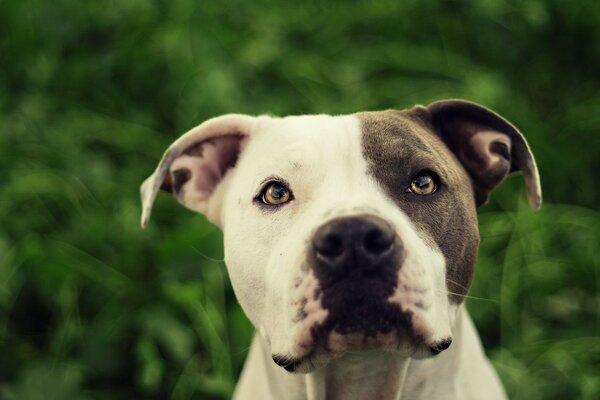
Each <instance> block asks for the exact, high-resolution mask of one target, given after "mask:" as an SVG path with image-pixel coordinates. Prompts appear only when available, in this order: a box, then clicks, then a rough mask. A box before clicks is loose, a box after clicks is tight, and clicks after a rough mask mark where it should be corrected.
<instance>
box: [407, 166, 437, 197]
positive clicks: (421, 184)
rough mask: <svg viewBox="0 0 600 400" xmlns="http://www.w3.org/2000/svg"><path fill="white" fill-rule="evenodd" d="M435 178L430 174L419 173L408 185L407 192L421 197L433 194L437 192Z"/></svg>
mask: <svg viewBox="0 0 600 400" xmlns="http://www.w3.org/2000/svg"><path fill="white" fill-rule="evenodd" d="M436 178H437V177H436V176H435V175H434V174H433V173H432V172H428V171H421V172H419V175H417V176H416V177H415V179H413V181H412V182H411V183H410V187H409V188H408V191H410V192H412V193H414V194H418V195H421V196H427V195H430V194H433V193H435V191H436V190H437V183H436V180H437V179H436Z"/></svg>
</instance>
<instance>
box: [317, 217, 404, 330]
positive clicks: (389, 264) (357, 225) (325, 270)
mask: <svg viewBox="0 0 600 400" xmlns="http://www.w3.org/2000/svg"><path fill="white" fill-rule="evenodd" d="M403 259H404V248H403V245H402V242H401V241H400V238H399V237H398V235H396V232H395V230H394V229H393V227H392V226H391V225H390V224H389V223H388V222H387V221H385V220H383V219H382V218H379V217H377V216H374V215H359V216H351V217H342V218H337V219H334V220H331V221H329V222H327V223H325V224H324V225H323V226H321V227H320V228H318V229H317V231H316V232H315V234H314V236H313V239H312V262H311V265H312V268H313V269H314V274H315V276H316V277H317V279H318V281H319V285H320V288H321V291H322V297H321V299H322V300H321V301H322V305H323V308H325V309H327V310H328V311H329V317H328V319H327V321H326V322H325V323H324V324H323V326H322V329H321V331H322V332H323V333H326V332H329V331H333V330H335V331H336V332H338V333H341V334H346V333H353V332H363V333H366V334H373V335H374V334H376V333H377V332H384V333H385V332H389V331H391V330H392V329H394V328H396V327H397V325H398V324H402V323H405V317H404V316H402V315H401V313H400V310H399V309H397V306H395V305H391V304H389V303H388V302H387V299H388V298H389V297H390V296H391V295H392V294H393V293H394V290H395V288H396V282H397V273H398V270H399V269H400V268H401V265H402V261H403Z"/></svg>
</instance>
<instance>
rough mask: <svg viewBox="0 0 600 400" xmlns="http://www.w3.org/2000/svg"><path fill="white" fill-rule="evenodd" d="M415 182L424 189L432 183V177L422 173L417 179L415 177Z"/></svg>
mask: <svg viewBox="0 0 600 400" xmlns="http://www.w3.org/2000/svg"><path fill="white" fill-rule="evenodd" d="M415 184H416V185H417V186H418V187H419V189H422V188H424V187H426V186H427V185H429V184H431V177H430V176H426V175H421V176H419V177H418V178H417V179H415Z"/></svg>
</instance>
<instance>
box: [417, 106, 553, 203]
mask: <svg viewBox="0 0 600 400" xmlns="http://www.w3.org/2000/svg"><path fill="white" fill-rule="evenodd" d="M416 111H417V112H419V114H421V116H425V117H426V118H427V119H428V120H429V121H430V123H431V124H432V125H433V128H434V130H435V131H436V132H437V134H438V135H439V136H440V138H441V139H442V140H443V141H444V142H445V143H446V145H447V146H448V147H449V148H450V150H452V152H453V153H454V154H455V155H456V157H457V158H458V159H459V160H460V162H461V163H462V165H463V166H464V168H465V169H466V170H467V172H468V173H469V175H470V176H471V179H472V181H473V187H474V189H475V200H476V203H477V206H479V205H481V204H483V203H485V202H486V200H487V198H488V196H489V194H490V192H491V191H492V190H493V189H494V188H495V187H496V186H498V185H499V184H500V183H501V182H502V181H503V180H504V178H505V177H506V176H507V175H508V174H510V173H512V172H516V171H521V172H522V173H523V176H524V178H525V184H526V185H527V193H528V198H529V204H530V205H531V206H532V207H533V208H540V207H541V205H542V189H541V186H540V177H539V173H538V170H537V166H536V164H535V159H534V158H533V154H532V153H531V150H530V149H529V146H528V145H527V142H526V141H525V138H524V137H523V135H522V134H521V133H520V132H519V131H518V130H517V128H515V127H514V126H513V125H512V124H511V123H510V122H508V121H507V120H505V119H504V118H502V117H501V116H499V115H498V114H496V113H495V112H493V111H491V110H489V109H487V108H485V107H483V106H481V105H479V104H475V103H471V102H468V101H465V100H442V101H437V102H435V103H432V104H429V105H428V106H427V107H424V108H422V107H416ZM423 114H425V115H423Z"/></svg>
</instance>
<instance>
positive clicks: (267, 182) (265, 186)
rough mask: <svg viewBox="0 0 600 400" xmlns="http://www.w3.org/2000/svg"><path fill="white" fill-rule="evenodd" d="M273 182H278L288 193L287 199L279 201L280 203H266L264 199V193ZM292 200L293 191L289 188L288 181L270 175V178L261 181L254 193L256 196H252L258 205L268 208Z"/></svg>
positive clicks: (282, 204) (277, 206)
mask: <svg viewBox="0 0 600 400" xmlns="http://www.w3.org/2000/svg"><path fill="white" fill-rule="evenodd" d="M275 183H276V184H279V185H281V186H283V187H285V188H286V189H287V191H288V193H289V194H290V197H289V199H288V201H286V202H283V203H280V204H271V203H267V202H266V201H265V194H266V192H267V190H268V189H269V187H271V185H273V184H275ZM293 200H294V193H293V192H292V189H290V185H289V183H288V182H287V181H286V180H285V179H282V178H278V177H270V178H267V179H265V180H264V181H263V183H262V184H261V185H260V189H259V190H258V193H257V194H256V196H254V203H256V204H257V205H259V206H260V207H264V208H270V209H273V208H279V207H283V206H285V205H286V204H289V203H291V202H292V201H293Z"/></svg>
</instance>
